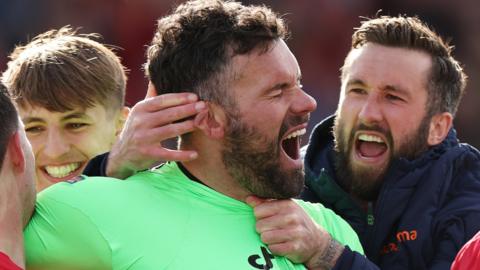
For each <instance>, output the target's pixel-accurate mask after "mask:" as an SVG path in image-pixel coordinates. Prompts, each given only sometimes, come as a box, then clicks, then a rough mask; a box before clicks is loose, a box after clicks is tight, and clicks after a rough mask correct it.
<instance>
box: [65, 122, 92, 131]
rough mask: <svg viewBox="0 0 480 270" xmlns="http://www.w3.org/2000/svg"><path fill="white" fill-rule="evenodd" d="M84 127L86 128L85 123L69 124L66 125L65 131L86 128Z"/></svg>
mask: <svg viewBox="0 0 480 270" xmlns="http://www.w3.org/2000/svg"><path fill="white" fill-rule="evenodd" d="M86 126H88V124H86V123H69V124H67V125H66V127H67V129H73V130H75V129H81V128H83V127H86Z"/></svg>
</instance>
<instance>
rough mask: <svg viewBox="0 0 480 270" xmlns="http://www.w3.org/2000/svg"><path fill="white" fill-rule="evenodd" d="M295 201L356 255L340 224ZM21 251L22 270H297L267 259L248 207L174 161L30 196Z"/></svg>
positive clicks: (353, 238)
mask: <svg viewBox="0 0 480 270" xmlns="http://www.w3.org/2000/svg"><path fill="white" fill-rule="evenodd" d="M297 202H298V203H299V204H300V205H301V206H302V207H303V208H304V209H305V210H306V212H307V213H308V214H309V215H310V216H311V217H312V218H313V219H314V220H315V221H316V222H317V223H318V224H320V225H321V226H323V227H324V228H325V229H326V230H327V231H328V232H330V234H331V235H332V236H333V237H334V238H335V239H336V240H338V241H339V242H341V243H343V244H345V245H348V246H349V247H350V249H352V250H355V251H358V252H361V253H363V250H362V247H361V245H360V242H359V240H358V237H357V235H356V234H355V232H354V231H353V230H352V228H351V227H350V226H349V225H348V224H347V223H346V222H345V221H344V220H343V219H341V218H340V217H339V216H337V215H336V214H335V213H333V212H332V211H331V210H329V209H326V208H324V207H323V206H322V205H320V204H310V203H306V202H303V201H297ZM25 246H26V256H27V266H28V269H142V270H143V269H173V270H180V269H181V270H184V269H200V270H202V269H205V270H215V269H229V270H237V269H238V270H240V269H241V270H245V269H252V270H253V269H272V270H275V269H305V267H304V266H303V265H301V264H295V263H292V262H290V261H289V260H288V259H286V258H285V257H279V256H273V255H272V254H271V253H270V251H269V250H268V247H267V246H266V245H265V244H263V243H262V242H261V240H260V237H259V235H258V233H257V232H256V231H255V218H254V216H253V210H252V208H251V207H250V206H248V205H247V204H245V203H244V202H241V201H238V200H235V199H233V198H230V197H228V196H225V195H223V194H221V193H218V192H216V191H215V190H212V189H210V188H209V187H207V186H205V185H202V184H201V183H198V182H195V181H192V180H190V179H189V178H187V177H186V176H185V175H184V174H183V173H182V171H181V170H180V169H179V167H178V165H177V163H175V162H169V163H166V164H164V165H163V166H161V167H160V168H157V169H154V170H151V171H144V172H140V173H137V174H135V175H134V176H132V177H130V178H128V179H127V180H124V181H121V180H116V179H111V178H106V177H89V178H88V181H80V182H76V183H60V184H57V185H54V186H52V187H51V188H49V189H47V190H45V191H44V192H42V193H40V194H39V196H38V200H37V205H36V212H35V214H34V216H33V218H32V220H31V221H30V223H29V224H28V226H27V228H26V229H25Z"/></svg>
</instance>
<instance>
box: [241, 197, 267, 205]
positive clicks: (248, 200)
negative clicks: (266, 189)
mask: <svg viewBox="0 0 480 270" xmlns="http://www.w3.org/2000/svg"><path fill="white" fill-rule="evenodd" d="M264 202H265V199H260V198H259V197H257V196H253V195H250V196H248V197H247V198H246V199H245V203H247V204H248V205H250V206H251V207H252V208H255V207H256V206H258V205H260V204H262V203H264Z"/></svg>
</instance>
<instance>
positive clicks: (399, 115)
mask: <svg viewBox="0 0 480 270" xmlns="http://www.w3.org/2000/svg"><path fill="white" fill-rule="evenodd" d="M451 49H452V48H451V47H449V46H448V45H447V44H446V43H445V42H444V41H443V40H442V38H441V37H440V36H438V35H437V34H436V33H434V32H433V31H432V30H430V29H429V28H428V27H427V26H426V25H425V24H424V23H423V22H421V21H420V20H419V19H417V18H413V17H402V16H399V17H388V16H385V17H380V18H375V19H371V20H367V21H365V22H363V23H362V24H361V26H360V27H359V28H358V29H357V30H356V31H355V33H354V34H353V40H352V48H351V50H350V52H349V54H348V56H347V57H346V59H345V64H344V66H343V68H342V76H341V80H342V88H341V92H340V100H339V105H338V109H337V112H336V114H335V115H334V116H332V117H329V118H327V119H325V120H324V121H322V122H321V123H320V124H318V125H317V126H316V127H315V129H314V131H313V133H312V135H311V137H310V142H309V145H308V147H307V148H306V154H305V171H306V186H307V188H306V190H305V191H304V192H303V193H302V198H303V199H305V200H309V201H313V202H321V203H322V204H323V205H325V206H327V207H329V208H331V209H333V210H334V211H335V212H336V213H337V214H339V215H341V216H342V217H343V218H345V219H346V220H347V221H348V222H349V223H350V225H352V227H353V228H354V229H355V231H356V232H357V234H358V235H359V237H360V240H361V242H362V245H363V247H364V248H365V253H366V255H367V257H368V258H369V259H370V260H371V261H372V262H374V263H376V264H377V265H378V266H379V267H380V268H381V269H450V265H451V263H452V261H453V259H454V258H455V254H456V253H457V252H458V250H459V249H460V247H461V246H462V245H463V244H464V243H465V242H466V241H467V240H468V239H470V238H471V237H472V236H473V235H474V234H475V232H477V231H478V230H479V229H480V153H479V152H478V150H477V149H475V148H474V147H472V146H470V145H468V144H460V143H459V142H458V139H457V137H456V132H455V130H454V129H453V128H452V122H453V118H454V115H455V113H456V111H457V108H458V105H459V103H460V99H461V97H462V95H463V92H464V88H465V84H466V75H465V74H464V72H463V70H462V68H461V66H460V65H459V63H458V62H457V61H456V60H455V59H454V58H453V57H452V55H451ZM353 265H355V264H354V263H353V262H352V268H354V266H353Z"/></svg>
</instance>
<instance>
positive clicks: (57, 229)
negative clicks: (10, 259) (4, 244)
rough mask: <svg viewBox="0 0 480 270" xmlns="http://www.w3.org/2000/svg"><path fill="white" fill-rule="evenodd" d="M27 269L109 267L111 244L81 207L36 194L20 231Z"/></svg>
mask: <svg viewBox="0 0 480 270" xmlns="http://www.w3.org/2000/svg"><path fill="white" fill-rule="evenodd" d="M24 236H25V253H26V261H27V268H28V269H52V270H54V269H76V270H79V269H112V262H111V258H112V252H111V248H110V246H109V244H108V242H107V241H106V239H105V238H104V237H103V235H102V234H101V232H100V231H99V230H98V228H97V227H96V226H95V224H94V223H93V222H92V221H91V220H90V219H89V218H88V217H87V216H86V215H85V214H84V213H82V212H81V211H79V210H78V209H76V208H74V207H72V206H70V205H68V204H66V203H64V202H60V201H57V200H55V199H52V198H51V197H48V196H40V198H39V200H37V205H36V207H35V213H34V216H33V217H32V219H31V221H30V223H29V224H28V226H27V228H26V229H25V231H24Z"/></svg>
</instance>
